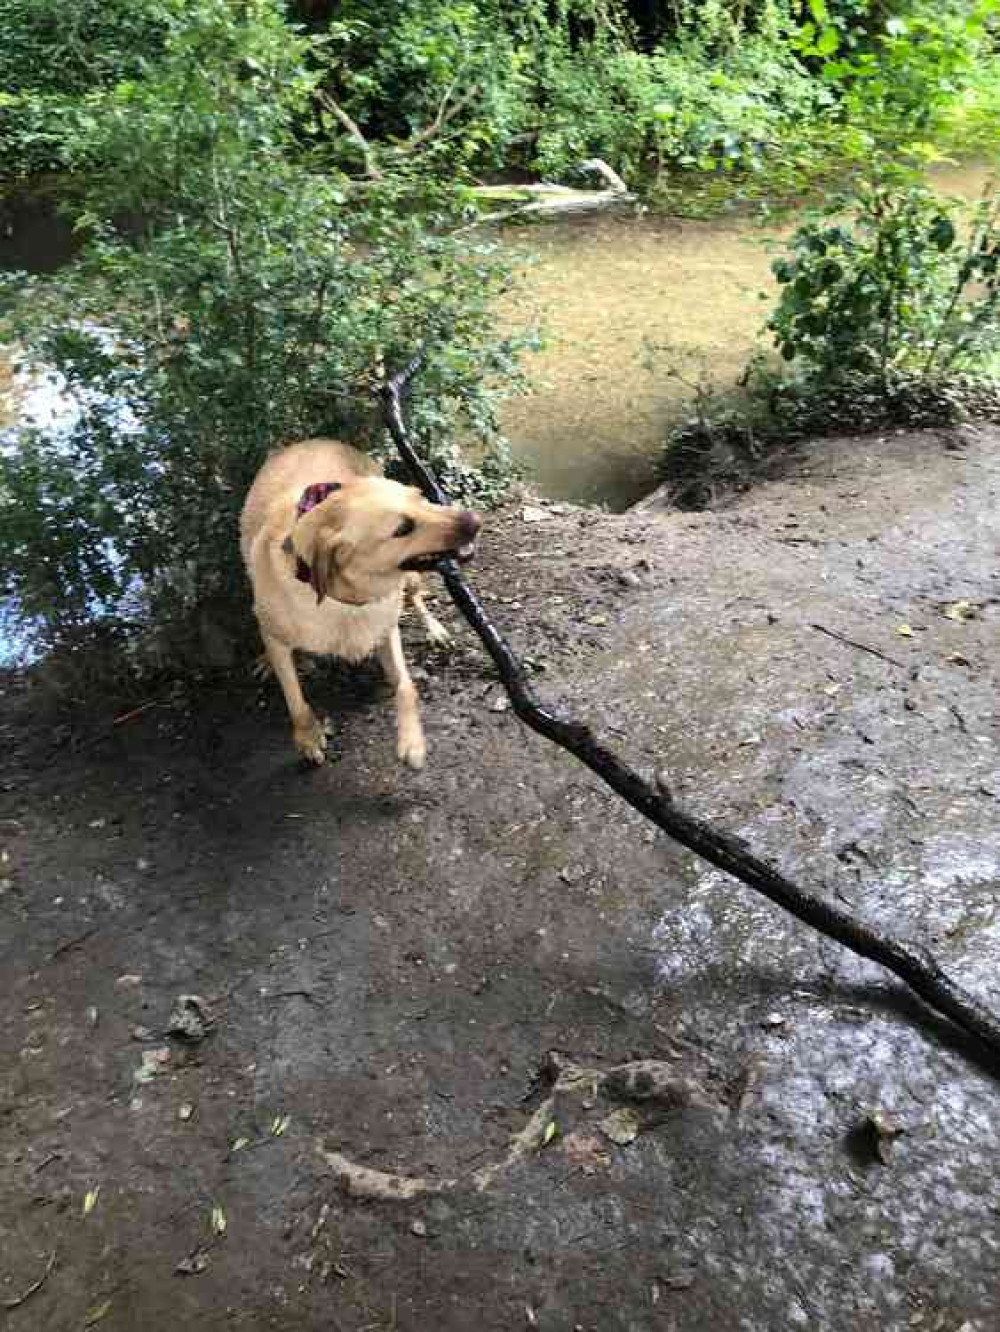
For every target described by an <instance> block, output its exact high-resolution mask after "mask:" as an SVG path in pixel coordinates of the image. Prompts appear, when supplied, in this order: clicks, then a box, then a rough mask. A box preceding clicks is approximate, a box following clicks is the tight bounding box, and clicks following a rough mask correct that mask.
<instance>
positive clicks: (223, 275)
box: [0, 0, 513, 661]
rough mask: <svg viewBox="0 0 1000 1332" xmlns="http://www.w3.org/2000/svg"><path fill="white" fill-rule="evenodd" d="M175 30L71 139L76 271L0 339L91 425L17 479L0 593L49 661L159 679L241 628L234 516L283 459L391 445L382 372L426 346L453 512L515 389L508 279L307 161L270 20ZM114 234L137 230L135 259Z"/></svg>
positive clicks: (488, 481) (437, 219)
mask: <svg viewBox="0 0 1000 1332" xmlns="http://www.w3.org/2000/svg"><path fill="white" fill-rule="evenodd" d="M161 11H162V12H163V13H164V14H165V16H166V18H167V20H168V21H167V23H166V31H165V36H164V50H163V54H162V56H161V58H160V59H159V60H158V61H157V62H156V63H155V64H151V65H150V67H149V68H148V70H147V71H146V74H145V76H144V77H143V78H142V79H141V80H136V81H134V82H123V83H120V84H119V85H118V86H117V87H116V88H115V89H114V90H113V91H111V92H109V93H107V94H106V95H104V96H103V97H101V98H93V99H91V101H90V102H89V103H88V106H87V110H86V115H85V116H84V117H81V120H80V123H79V128H78V135H77V139H76V141H75V143H74V153H75V155H76V158H77V160H78V161H79V162H81V163H83V164H86V163H87V162H88V161H90V162H94V163H99V164H100V165H101V174H100V175H99V176H94V177H92V178H91V183H90V188H89V192H88V199H87V211H86V213H85V214H84V215H83V216H82V217H81V219H80V222H81V225H83V226H84V227H85V228H86V231H87V233H88V236H89V238H90V239H89V243H88V246H87V248H86V250H85V253H84V256H83V258H82V259H81V260H80V261H79V262H78V263H77V264H75V265H74V266H73V267H72V268H70V269H68V270H66V271H64V272H63V273H62V274H60V275H58V276H57V277H56V278H53V279H45V280H40V279H36V280H33V281H23V280H22V281H20V282H18V283H16V284H15V285H14V286H13V288H12V289H11V290H9V291H8V292H7V296H6V305H7V308H8V318H7V332H8V334H9V335H16V336H17V337H18V338H19V339H20V340H21V342H22V343H23V344H24V345H25V346H27V347H28V349H29V350H30V353H31V355H32V357H33V358H34V359H35V360H37V361H40V362H41V363H44V364H45V365H47V366H50V367H52V368H53V369H54V370H55V371H56V372H58V373H59V374H60V375H62V376H63V377H64V378H65V380H66V382H67V384H68V386H69V388H70V389H71V390H72V391H73V392H74V393H75V395H76V397H77V399H78V402H79V408H80V412H79V418H78V420H77V421H76V422H75V423H74V424H73V425H72V426H71V427H70V428H69V429H68V430H67V431H65V432H63V433H60V434H54V433H48V434H45V433H40V432H37V431H35V432H22V436H21V438H20V440H19V441H18V444H17V447H16V448H14V449H8V450H7V451H6V452H4V453H3V454H2V455H0V584H2V585H3V586H5V587H6V588H7V590H8V591H9V592H10V593H12V594H13V596H14V597H15V599H16V601H17V603H18V605H19V607H20V609H21V611H22V612H23V614H24V615H26V616H28V617H32V618H34V619H36V620H38V621H39V622H40V633H41V635H42V637H43V639H44V641H46V642H49V643H51V642H53V641H58V640H59V639H61V638H64V637H66V636H67V635H72V634H75V633H76V632H77V631H78V629H79V626H80V625H81V624H85V623H88V622H90V621H92V620H94V619H95V618H97V619H103V620H105V621H112V622H116V623H119V624H123V625H126V626H127V627H128V629H129V634H130V642H131V643H132V644H133V645H134V647H135V650H136V652H137V653H139V654H140V655H141V657H142V659H143V661H148V660H150V659H151V657H153V656H156V655H159V656H164V655H168V654H169V655H171V656H172V657H174V658H175V659H180V660H182V659H183V656H184V654H185V653H187V652H188V651H189V650H191V649H193V653H194V657H195V658H196V657H197V656H198V655H199V653H200V651H201V648H202V646H203V645H202V644H201V643H200V642H199V635H198V631H197V617H198V610H199V608H205V607H210V608H212V614H211V618H212V619H213V620H214V621H215V622H217V623H218V622H220V621H221V622H223V623H228V624H229V625H230V626H231V628H232V631H233V632H234V633H236V632H238V631H239V630H240V627H241V626H242V625H243V624H245V623H246V614H245V612H246V610H247V609H248V598H247V595H246V590H245V586H244V578H243V574H242V571H241V569H240V566H239V556H238V550H237V541H236V515H237V513H238V510H239V508H240V506H241V503H242V499H243V496H244V494H245V493H246V490H247V487H248V485H249V483H250V481H251V479H252V477H253V475H254V473H255V472H256V470H257V468H258V467H259V465H260V463H261V461H262V460H263V458H264V456H265V455H266V453H267V451H268V449H269V448H271V447H273V446H274V445H276V444H278V443H280V442H282V441H287V440H290V439H294V438H302V437H305V436H309V435H314V434H331V433H334V434H335V433H338V432H343V431H348V432H349V433H350V435H351V438H352V439H354V440H355V441H357V442H361V443H364V442H365V441H366V440H367V441H368V442H369V443H371V444H372V445H377V443H378V442H379V440H380V438H381V430H380V425H379V422H378V419H377V415H376V414H375V413H374V412H373V409H372V405H371V401H372V400H371V388H372V385H373V382H374V378H375V375H376V370H377V367H378V366H379V365H380V364H385V365H390V366H391V365H393V364H394V363H397V362H399V361H400V360H402V358H404V357H407V356H408V355H409V354H410V353H411V352H412V351H413V349H414V348H415V346H416V345H417V344H418V343H420V342H421V341H422V340H423V339H425V338H429V339H430V340H431V346H430V352H429V358H428V368H427V371H426V372H425V373H424V374H423V375H422V377H421V379H420V383H419V385H418V388H417V390H416V392H415V396H414V401H413V419H414V425H415V428H416V431H417V434H418V438H420V439H421V441H422V443H423V444H424V447H425V448H426V449H427V451H428V452H429V453H430V454H431V456H432V457H433V456H434V455H435V454H438V455H440V456H442V457H443V461H444V462H445V463H447V465H448V466H449V468H450V471H451V474H452V479H453V480H455V481H457V483H458V486H459V488H460V489H464V490H465V491H466V492H468V491H476V489H477V487H480V488H482V487H485V488H486V489H487V490H490V489H494V490H495V488H496V485H497V471H498V470H499V469H501V467H502V454H500V453H498V452H497V449H496V432H495V424H496V423H495V420H494V414H493V406H492V400H491V398H490V395H489V393H488V391H487V390H486V388H485V387H484V384H485V383H486V382H487V381H488V380H490V379H491V378H493V377H495V376H496V375H497V374H498V373H502V374H506V373H508V372H509V371H510V370H511V369H512V365H513V360H512V358H513V348H512V346H511V344H510V343H509V342H505V341H502V340H501V339H499V338H497V337H496V336H495V335H494V333H493V324H492V311H491V302H492V298H493V296H494V294H495V293H496V292H497V290H498V288H499V285H500V284H501V282H502V281H503V273H502V270H501V269H499V268H498V266H497V264H496V263H495V261H494V259H493V258H492V256H491V255H490V253H489V252H488V251H487V250H486V249H485V248H484V247H481V246H476V245H472V244H462V243H460V242H459V241H458V240H457V239H455V238H452V237H450V236H449V234H448V230H447V228H448V225H449V223H450V220H451V219H452V218H453V217H454V216H455V213H456V208H457V205H456V204H455V201H454V199H453V198H452V195H451V194H450V193H449V192H448V191H446V190H444V189H443V188H438V187H435V186H434V185H432V184H430V185H429V184H427V183H423V184H421V183H419V182H417V181H414V180H411V179H408V178H407V177H405V176H394V177H392V178H385V179H383V180H382V181H381V182H379V183H377V184H373V185H372V187H371V188H368V189H364V190H361V189H358V188H353V187H352V186H351V185H350V184H349V183H348V182H347V181H346V180H345V179H344V178H343V176H341V175H340V174H339V173H338V172H336V171H334V170H331V169H330V167H329V163H328V162H326V161H325V160H324V158H323V156H322V154H321V153H320V152H318V151H317V150H312V149H310V148H309V145H308V140H306V139H304V135H305V134H306V132H307V129H308V125H309V123H310V115H311V109H312V106H313V100H312V99H313V95H314V91H315V86H316V81H317V79H318V78H319V77H320V76H321V71H320V70H319V69H317V67H316V65H315V63H314V62H313V60H312V56H313V54H314V52H313V47H312V43H311V42H310V40H309V39H307V38H305V37H302V36H295V35H292V34H290V33H289V30H288V28H287V26H286V25H285V23H284V21H283V16H282V12H281V7H280V5H279V4H278V3H277V0H248V3H246V4H243V5H240V6H238V7H237V6H233V5H231V4H230V3H228V0H171V2H170V3H169V4H163V5H161ZM122 215H133V216H136V215H138V217H139V218H140V219H141V226H139V227H138V230H137V234H135V235H133V236H132V238H131V239H128V240H126V239H124V238H123V237H122V236H121V235H120V234H119V233H118V232H116V231H115V229H114V227H113V225H112V219H113V218H115V217H120V216H122ZM460 429H461V431H463V432H464V434H465V435H466V436H468V437H472V438H474V439H476V440H478V441H479V447H480V449H481V450H484V451H485V456H486V463H485V466H483V467H482V468H481V469H480V470H476V469H474V468H472V467H470V466H469V465H467V464H463V463H462V462H461V456H460V455H459V454H458V453H457V451H456V448H455V443H454V441H455V439H456V432H458V431H459V430H460Z"/></svg>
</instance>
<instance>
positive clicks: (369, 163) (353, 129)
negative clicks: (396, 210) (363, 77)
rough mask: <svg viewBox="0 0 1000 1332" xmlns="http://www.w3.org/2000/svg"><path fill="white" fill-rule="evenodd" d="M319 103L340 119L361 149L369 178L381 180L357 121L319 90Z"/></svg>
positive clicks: (373, 155) (372, 150)
mask: <svg viewBox="0 0 1000 1332" xmlns="http://www.w3.org/2000/svg"><path fill="white" fill-rule="evenodd" d="M317 97H318V99H319V101H320V103H321V104H322V105H323V106H324V107H326V109H327V111H329V112H330V114H331V115H332V116H334V117H336V119H337V120H339V121H340V123H341V125H343V127H344V129H345V130H347V133H348V134H349V135H350V137H351V138H352V139H353V140H354V142H355V143H356V144H357V146H358V147H359V148H360V149H361V155H362V156H363V157H364V159H365V173H366V174H367V175H368V177H369V178H370V179H371V180H382V179H383V177H382V172H381V171H380V170H379V169H378V167H377V166H376V164H375V151H374V149H373V148H372V146H371V144H370V143H369V142H368V140H367V139H366V138H365V136H364V135H363V134H362V133H361V130H360V129H359V128H358V124H357V121H355V120H352V119H351V117H350V116H349V115H348V114H347V112H346V111H345V110H344V109H343V107H341V106H338V105H337V103H336V102H335V101H334V100H333V98H332V97H331V96H330V94H329V93H325V92H320V93H318V94H317Z"/></svg>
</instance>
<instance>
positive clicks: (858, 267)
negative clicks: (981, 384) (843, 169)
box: [767, 179, 1000, 394]
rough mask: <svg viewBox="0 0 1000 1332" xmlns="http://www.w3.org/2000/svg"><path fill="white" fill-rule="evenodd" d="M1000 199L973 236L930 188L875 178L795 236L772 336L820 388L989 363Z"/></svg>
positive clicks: (999, 269) (978, 217)
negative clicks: (838, 382)
mask: <svg viewBox="0 0 1000 1332" xmlns="http://www.w3.org/2000/svg"><path fill="white" fill-rule="evenodd" d="M998 219H1000V196H996V197H993V198H991V199H986V200H984V201H983V203H982V204H981V205H980V206H979V208H978V209H977V210H976V212H975V215H974V217H973V219H972V222H971V225H969V226H968V228H967V229H966V233H965V235H964V236H963V234H962V231H963V227H962V220H961V217H960V215H959V212H958V209H957V207H956V206H955V205H951V204H947V203H945V202H943V201H942V200H941V199H939V198H938V197H936V196H935V195H933V194H932V193H931V192H930V191H929V190H927V189H926V188H924V187H923V186H919V185H914V184H912V183H910V184H903V185H900V184H899V183H897V182H894V181H892V180H885V179H876V181H875V182H874V183H872V184H865V185H862V186H860V187H859V188H858V190H857V192H856V194H855V195H854V196H853V198H852V199H851V200H842V201H840V202H839V204H838V205H835V206H834V208H833V209H831V210H830V211H828V212H827V213H826V214H825V215H822V216H818V217H814V218H812V219H810V220H809V221H807V222H806V223H805V224H804V225H803V226H801V227H799V229H798V230H797V231H796V233H795V237H794V240H793V242H792V252H791V254H790V255H788V256H786V257H784V258H781V259H779V260H777V261H776V262H775V264H774V265H773V271H774V275H775V277H776V279H777V281H778V283H779V284H780V286H781V296H780V298H779V301H778V306H777V309H776V310H775V312H774V314H773V315H772V316H771V318H770V320H769V321H768V324H767V328H768V330H769V331H770V332H771V333H772V334H773V336H774V340H775V343H776V345H777V347H778V350H779V351H780V353H781V355H782V357H783V358H784V359H785V360H786V361H797V362H798V363H799V364H800V365H801V366H802V369H803V373H804V374H805V375H806V376H807V377H810V378H812V379H814V380H826V381H828V382H829V381H830V380H835V379H838V378H841V377H843V376H845V375H851V376H855V377H858V376H860V377H862V378H868V379H870V380H872V381H874V382H875V383H877V385H878V386H879V387H880V389H881V391H882V392H883V393H885V394H888V393H889V392H890V391H891V383H892V377H893V375H894V374H895V373H897V372H914V371H916V372H919V373H920V374H923V375H933V374H940V373H945V372H948V371H952V370H959V369H976V368H981V367H982V366H983V365H987V364H989V362H990V358H991V357H992V356H993V355H994V354H995V352H996V350H997V347H998V345H1000V227H998Z"/></svg>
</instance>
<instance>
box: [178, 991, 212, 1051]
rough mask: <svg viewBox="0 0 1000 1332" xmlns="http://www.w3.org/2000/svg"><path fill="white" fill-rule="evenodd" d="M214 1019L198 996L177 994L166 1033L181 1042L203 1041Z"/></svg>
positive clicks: (193, 1042)
mask: <svg viewBox="0 0 1000 1332" xmlns="http://www.w3.org/2000/svg"><path fill="white" fill-rule="evenodd" d="M213 1022H214V1019H213V1017H212V1015H211V1013H210V1012H209V1009H208V1004H207V1003H206V1002H205V1000H204V999H202V997H201V995H200V994H179V995H178V996H177V1002H176V1003H175V1004H174V1007H173V1012H172V1013H171V1014H170V1018H169V1019H168V1022H167V1031H168V1033H169V1034H170V1035H171V1036H176V1037H178V1039H180V1040H182V1041H190V1042H191V1043H192V1044H195V1043H196V1042H198V1041H203V1040H204V1039H205V1037H206V1036H207V1035H208V1032H209V1030H210V1029H211V1027H212V1025H213Z"/></svg>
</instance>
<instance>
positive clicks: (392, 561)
mask: <svg viewBox="0 0 1000 1332" xmlns="http://www.w3.org/2000/svg"><path fill="white" fill-rule="evenodd" d="M480 526H481V523H480V519H479V518H478V516H477V515H476V514H474V513H470V512H469V511H468V510H465V509H452V508H445V507H444V506H442V505H439V504H429V503H428V502H427V500H425V499H424V498H423V496H422V495H421V494H420V492H419V491H418V490H416V489H414V488H413V487H412V486H403V485H400V484H399V482H398V481H389V480H387V479H386V478H385V477H362V478H359V479H358V480H356V481H350V482H348V483H347V484H346V485H344V486H340V487H338V489H337V490H335V491H334V492H333V494H331V495H330V496H329V497H328V498H327V499H325V500H324V501H323V502H322V503H321V504H317V505H316V507H315V508H314V509H311V510H310V511H309V512H308V513H306V514H304V515H303V516H302V517H301V518H300V519H299V520H298V522H297V523H296V524H295V526H294V527H293V528H292V532H291V545H292V549H293V550H294V552H295V554H296V555H297V556H298V557H299V558H300V559H301V560H303V561H304V562H305V564H306V565H307V566H308V568H309V575H310V576H309V581H310V583H311V584H312V588H313V591H314V592H315V593H316V600H317V602H319V601H322V600H323V598H324V597H333V598H334V600H336V601H346V602H347V603H348V604H351V605H355V606H363V605H365V604H366V603H368V602H370V601H379V600H381V599H382V598H383V597H387V596H389V595H390V594H391V593H392V592H394V591H395V590H396V589H397V588H398V587H399V585H400V583H401V582H402V580H403V578H404V577H405V575H406V574H407V573H410V572H419V571H421V570H424V569H432V568H433V567H434V566H435V564H436V563H437V562H438V560H440V559H443V558H446V557H451V558H453V559H457V560H459V561H461V562H463V563H464V562H465V561H466V560H470V559H471V558H472V554H473V551H474V548H475V542H476V535H477V533H478V532H479V528H480Z"/></svg>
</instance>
